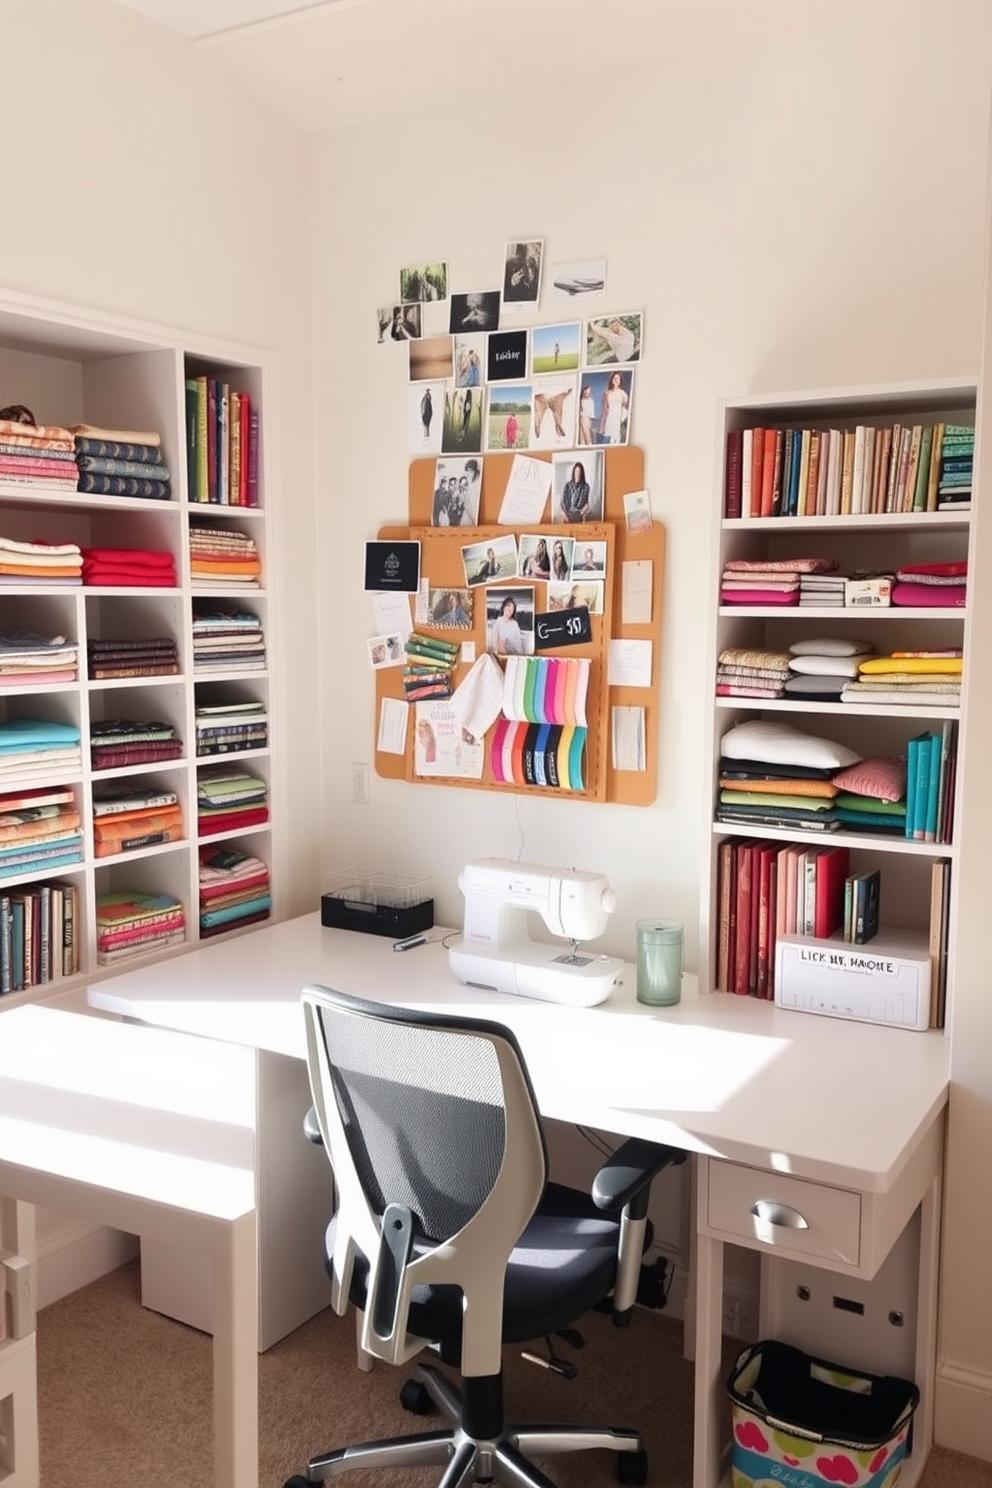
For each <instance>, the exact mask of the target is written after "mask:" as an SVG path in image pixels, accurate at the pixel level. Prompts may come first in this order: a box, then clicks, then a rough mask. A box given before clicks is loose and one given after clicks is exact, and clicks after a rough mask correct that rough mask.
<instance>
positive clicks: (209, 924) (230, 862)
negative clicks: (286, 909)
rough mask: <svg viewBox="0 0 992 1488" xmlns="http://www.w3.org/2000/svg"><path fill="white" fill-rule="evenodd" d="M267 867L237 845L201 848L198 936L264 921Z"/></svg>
mask: <svg viewBox="0 0 992 1488" xmlns="http://www.w3.org/2000/svg"><path fill="white" fill-rule="evenodd" d="M271 909H272V895H271V893H270V889H269V870H268V868H267V867H266V865H265V864H264V863H263V862H262V860H261V858H255V857H252V855H251V853H246V852H242V851H241V849H240V848H236V847H226V848H225V847H201V848H200V936H201V938H206V937H209V936H211V935H220V934H222V933H223V932H224V931H225V930H237V929H240V928H241V926H243V925H254V924H256V923H257V922H258V921H259V920H267V919H268V917H269V913H270V911H271Z"/></svg>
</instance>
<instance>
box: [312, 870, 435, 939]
mask: <svg viewBox="0 0 992 1488" xmlns="http://www.w3.org/2000/svg"><path fill="white" fill-rule="evenodd" d="M320 923H321V924H322V925H327V926H330V927H332V928H334V929H336V930H363V931H364V932H365V933H366V934H367V935H388V936H391V937H392V939H393V940H403V939H405V938H406V936H408V935H416V934H417V933H418V932H419V931H421V930H430V928H431V926H432V925H433V924H434V900H433V898H431V897H430V881H429V880H428V879H423V878H404V877H398V876H396V875H393V874H384V873H370V872H367V871H365V870H362V869H349V870H346V871H345V872H343V873H339V874H337V875H336V881H335V885H334V887H332V888H331V890H330V891H329V892H328V893H326V894H322V895H321V898H320Z"/></svg>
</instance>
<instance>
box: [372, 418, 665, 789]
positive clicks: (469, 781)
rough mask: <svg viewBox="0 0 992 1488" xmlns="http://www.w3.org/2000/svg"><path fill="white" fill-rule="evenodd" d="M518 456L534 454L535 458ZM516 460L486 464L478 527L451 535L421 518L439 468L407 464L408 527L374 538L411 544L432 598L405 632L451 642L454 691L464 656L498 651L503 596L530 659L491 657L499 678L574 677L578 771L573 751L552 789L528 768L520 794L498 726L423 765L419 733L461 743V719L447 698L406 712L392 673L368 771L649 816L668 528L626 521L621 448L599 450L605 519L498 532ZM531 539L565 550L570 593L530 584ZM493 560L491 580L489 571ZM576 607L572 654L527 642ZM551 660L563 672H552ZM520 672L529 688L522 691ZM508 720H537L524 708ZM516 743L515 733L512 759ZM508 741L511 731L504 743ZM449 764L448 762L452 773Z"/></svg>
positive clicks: (634, 466) (639, 457)
mask: <svg viewBox="0 0 992 1488" xmlns="http://www.w3.org/2000/svg"><path fill="white" fill-rule="evenodd" d="M528 458H533V459H541V458H543V457H542V456H541V455H537V454H536V455H532V456H528ZM547 458H548V459H550V456H548V457H547ZM513 461H514V456H513V455H511V454H487V455H486V456H485V457H484V459H483V460H482V462H481V463H482V466H483V469H482V488H481V494H480V497H479V504H478V524H477V525H476V526H474V527H463V526H458V527H451V526H434V525H432V521H431V519H432V512H433V509H434V501H435V474H436V462H435V460H434V459H421V460H414V461H413V462H412V464H411V466H410V480H409V513H408V522H407V523H406V524H405V525H400V524H392V525H390V526H386V527H383V528H382V529H381V530H380V532H379V534H378V536H379V538H380V540H383V541H390V540H391V541H399V540H413V541H416V542H419V543H420V576H421V584H422V585H424V584H426V586H427V588H428V595H427V597H426V609H425V611H424V612H423V615H424V617H423V618H421V619H418V620H416V621H415V623H414V632H415V634H416V635H418V636H423V637H425V638H426V639H427V642H428V643H429V642H430V640H431V638H434V639H435V640H440V641H442V642H449V643H450V642H457V643H458V645H459V648H460V650H459V659H458V662H457V665H456V667H455V670H454V674H453V677H452V682H451V690H452V692H453V693H454V692H457V689H458V687H459V685H460V684H461V683H462V682H463V681H464V680H465V678H466V677H467V676H468V674H469V672H470V670H471V668H472V662H473V659H474V658H476V657H479V656H482V655H483V654H484V653H485V652H486V651H487V649H488V650H489V651H490V652H491V653H498V652H499V651H500V647H499V645H497V644H496V643H495V642H494V634H498V631H496V628H495V627H496V623H497V620H498V617H499V614H500V610H501V608H502V607H503V606H504V605H505V607H506V609H507V610H510V609H511V607H510V606H509V605H508V604H505V602H506V598H507V597H509V596H512V597H514V598H515V599H516V605H515V606H514V607H513V613H516V614H518V615H519V616H520V617H521V619H522V621H523V628H524V634H525V636H526V637H527V640H526V644H525V646H524V650H525V653H526V654H525V656H524V657H523V658H522V659H521V660H520V661H519V662H518V661H517V660H516V659H515V658H511V657H509V656H507V657H506V658H505V659H502V658H501V659H500V661H499V665H501V666H503V667H504V669H505V670H506V671H507V675H508V681H509V675H510V674H511V672H512V674H513V675H518V676H519V678H520V687H521V694H522V693H523V690H524V688H525V685H526V686H527V687H529V686H531V685H532V682H533V675H532V674H533V672H534V670H535V665H534V662H535V659H536V658H541V659H542V661H543V659H548V661H549V663H554V664H556V665H555V670H556V671H557V673H558V674H559V675H560V676H563V675H564V673H565V672H569V673H570V674H574V673H576V672H578V673H580V674H581V675H582V678H583V680H582V683H581V687H584V688H585V721H586V730H585V734H584V739H583V741H582V742H583V744H584V749H583V758H582V760H581V764H580V765H578V764H577V760H576V756H575V754H574V753H573V761H572V770H571V777H570V778H569V777H568V775H567V773H565V775H564V778H561V777H558V776H557V773H555V774H551V771H550V768H549V771H548V772H545V771H544V769H543V768H539V769H538V770H537V772H536V775H535V773H533V772H532V771H531V768H530V761H529V760H528V769H527V774H526V783H525V780H524V779H523V778H520V777H521V774H522V771H520V770H515V771H511V770H510V769H509V766H508V764H506V761H505V760H503V761H502V762H501V755H500V748H499V743H498V741H499V738H500V732H499V731H500V729H501V728H507V727H508V726H507V724H506V722H505V719H504V718H503V717H501V718H500V719H499V720H498V721H497V722H496V723H494V724H493V725H492V727H491V728H490V729H489V730H488V731H487V734H486V736H485V737H484V738H481V739H479V740H477V741H475V740H472V739H471V737H470V738H469V742H468V745H467V746H466V745H465V744H464V742H463V741H462V740H460V739H457V740H456V748H455V750H454V753H453V754H450V755H448V754H446V752H445V750H444V749H443V748H439V749H438V750H437V752H436V753H435V752H434V751H433V748H432V749H431V750H430V751H428V753H427V754H425V752H424V748H423V743H424V738H425V736H426V737H428V738H429V737H430V736H431V733H432V732H433V733H435V734H437V733H439V732H440V731H441V730H443V729H444V728H445V727H446V726H447V728H448V730H449V731H452V732H454V733H455V734H457V733H458V714H457V710H453V709H452V708H451V706H450V705H449V704H447V703H445V702H444V701H443V700H442V701H431V702H427V701H413V702H410V701H407V696H408V695H407V692H406V690H405V688H404V672H405V668H404V667H403V666H402V665H396V666H385V667H381V668H379V669H377V671H376V678H375V680H376V715H377V717H376V750H375V767H376V772H377V774H379V775H380V776H382V777H384V778H387V779H395V780H407V781H411V782H416V783H418V784H426V783H433V784H440V785H454V786H470V787H473V788H475V789H477V790H479V789H481V790H504V791H505V790H510V791H515V792H517V793H520V794H524V795H534V794H537V795H548V796H557V797H559V798H567V799H572V800H589V801H610V802H617V803H621V804H625V805H636V806H645V805H648V804H650V802H652V801H653V800H654V798H655V790H656V761H657V754H658V728H659V702H658V695H659V676H660V648H661V607H662V588H663V579H664V560H665V529H664V527H663V526H662V524H661V523H659V522H656V521H652V522H650V523H637V522H630V523H628V519H627V514H626V511H625V504H624V497H625V495H627V494H628V493H631V492H636V491H642V490H643V487H644V455H643V451H642V450H640V449H638V448H634V447H630V446H626V447H623V448H607V449H604V450H603V466H604V469H603V476H604V479H603V511H602V520H601V521H596V522H589V521H586V522H581V523H575V524H569V523H564V522H556V523H553V524H552V523H549V522H547V521H546V520H545V522H543V523H541V524H537V525H531V524H529V523H528V524H527V525H522V526H507V525H504V524H501V523H499V521H498V518H499V515H500V511H501V508H502V505H503V498H504V493H505V491H506V487H507V482H508V480H509V478H510V472H511V468H512V466H513ZM551 499H552V501H553V500H554V492H552V497H551ZM546 517H547V511H545V518H546ZM541 539H543V540H544V542H545V543H546V545H547V551H548V553H551V552H552V550H553V548H554V544H555V542H556V541H559V540H565V546H566V548H568V547H569V540H571V544H572V545H573V547H572V553H573V556H572V563H571V566H570V573H569V577H568V581H567V583H564V584H559V583H556V582H554V581H553V580H552V581H550V582H549V581H546V580H544V579H543V578H541V577H538V576H536V575H538V574H539V573H540V572H541V570H540V569H539V568H535V566H534V565H533V564H530V565H528V564H526V563H525V562H524V561H523V557H524V555H525V554H527V553H528V552H530V551H532V550H533V548H534V546H535V544H538V543H540V541H541ZM490 555H492V556H490ZM493 557H495V559H496V571H495V572H494V571H493V570H492V567H491V565H492V561H493ZM487 559H488V562H489V564H490V568H489V571H488V572H487V574H486V577H485V578H482V577H481V574H482V564H483V562H485V561H486V560H487ZM528 569H529V574H528V572H526V570H528ZM575 605H580V606H582V607H584V608H587V609H588V624H587V625H584V628H583V635H584V639H583V640H582V641H581V642H580V643H578V644H567V645H563V646H560V647H559V646H557V645H554V646H552V647H550V648H544V647H542V645H541V643H540V642H539V641H538V642H536V643H535V634H539V633H540V629H541V628H545V627H542V626H541V622H542V620H545V621H547V620H549V619H551V620H553V619H554V616H555V614H556V612H557V613H566V615H567V614H570V613H572V612H573V606H575ZM449 607H450V611H451V617H450V618H449V616H448V614H447V611H448V609H449ZM561 662H566V663H567V664H568V665H567V666H562V665H560V663H561ZM525 674H526V675H527V677H528V679H529V680H528V681H527V682H526V684H525V682H524V677H525ZM398 704H402V709H400V708H399V707H398V706H397V705H398ZM528 706H529V705H528ZM384 709H385V713H384ZM403 710H406V717H405V718H404V715H403ZM504 712H505V713H507V712H508V713H510V714H511V715H512V713H513V710H512V709H506V708H504ZM390 715H391V716H392V717H393V718H394V719H395V717H397V716H399V717H400V718H401V720H402V721H403V722H405V724H406V727H405V729H404V730H402V731H401V737H400V738H399V741H398V742H394V740H395V735H393V737H390V735H391V730H390V729H389V727H388V726H386V720H387V719H388V717H389V716H390ZM517 716H523V717H527V718H530V717H533V716H534V715H533V714H532V713H531V712H529V711H527V712H524V713H523V714H522V715H517ZM438 723H439V724H440V729H439V728H436V727H435V728H433V730H432V727H431V725H434V724H438ZM418 731H419V736H420V743H419V745H418ZM525 732H526V730H525V728H524V726H523V725H521V726H520V728H519V729H518V733H517V744H518V750H519V748H520V747H522V744H523V738H524V734H525ZM559 732H560V731H559ZM576 732H578V731H576ZM510 734H512V728H510V729H509V731H508V735H507V738H508V740H509V736H510ZM494 743H496V745H497V747H496V748H495V749H494V747H493V746H494ZM575 743H576V744H578V743H579V741H578V740H576V741H575ZM508 758H509V755H508V754H507V756H506V759H508ZM451 760H453V761H454V763H449V761H451ZM517 763H518V764H519V758H518V760H517ZM550 765H551V761H550V759H549V767H550ZM563 766H564V767H565V770H566V771H567V762H565V761H563ZM449 772H450V773H449ZM549 776H550V778H549Z"/></svg>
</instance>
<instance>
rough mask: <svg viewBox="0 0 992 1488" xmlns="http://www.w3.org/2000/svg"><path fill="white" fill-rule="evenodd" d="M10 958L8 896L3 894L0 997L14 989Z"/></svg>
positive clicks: (0, 899)
mask: <svg viewBox="0 0 992 1488" xmlns="http://www.w3.org/2000/svg"><path fill="white" fill-rule="evenodd" d="M12 956H13V951H12V946H11V913H10V896H9V895H8V894H3V895H2V896H0V996H2V995H3V993H4V992H12V991H13V988H14V978H13V973H12V969H11V962H12Z"/></svg>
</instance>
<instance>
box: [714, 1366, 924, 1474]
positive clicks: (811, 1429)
mask: <svg viewBox="0 0 992 1488" xmlns="http://www.w3.org/2000/svg"><path fill="white" fill-rule="evenodd" d="M727 1393H728V1395H729V1396H730V1400H731V1413H732V1420H733V1445H732V1450H731V1482H732V1484H733V1488H895V1485H896V1483H897V1482H898V1481H899V1476H900V1474H901V1472H902V1460H903V1458H904V1457H905V1455H906V1449H907V1444H908V1439H909V1435H910V1428H911V1425H912V1420H913V1412H914V1411H915V1410H916V1407H917V1405H918V1404H919V1399H920V1392H919V1390H918V1389H917V1388H916V1386H915V1385H914V1384H912V1383H911V1381H909V1380H903V1379H897V1378H896V1377H895V1376H893V1375H871V1374H856V1373H854V1372H853V1371H851V1370H850V1369H845V1368H844V1367H843V1366H842V1365H839V1364H828V1363H827V1362H826V1361H825V1360H823V1359H813V1358H811V1357H810V1356H809V1354H804V1353H803V1352H802V1350H801V1349H797V1348H793V1347H792V1346H791V1345H790V1344H787V1343H778V1342H775V1341H774V1340H766V1341H764V1342H762V1343H756V1344H753V1345H752V1346H751V1347H749V1348H747V1349H745V1350H744V1352H743V1353H742V1354H741V1355H740V1357H739V1358H738V1360H737V1363H736V1364H735V1366H734V1369H733V1371H732V1372H731V1375H730V1378H729V1379H728V1381H727Z"/></svg>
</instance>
